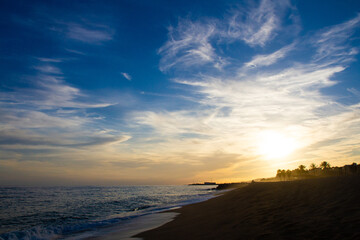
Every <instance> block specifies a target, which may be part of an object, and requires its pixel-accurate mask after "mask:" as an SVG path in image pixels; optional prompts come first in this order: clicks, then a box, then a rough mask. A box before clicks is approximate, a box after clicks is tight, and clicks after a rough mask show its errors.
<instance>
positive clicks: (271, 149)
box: [257, 131, 297, 160]
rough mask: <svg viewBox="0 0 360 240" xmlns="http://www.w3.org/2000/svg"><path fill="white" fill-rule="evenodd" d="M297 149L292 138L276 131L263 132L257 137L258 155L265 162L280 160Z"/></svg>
mask: <svg viewBox="0 0 360 240" xmlns="http://www.w3.org/2000/svg"><path fill="white" fill-rule="evenodd" d="M296 148H297V144H296V141H295V139H294V138H292V137H288V136H286V135H285V134H282V133H280V132H277V131H264V132H261V133H260V134H259V137H258V150H257V151H258V154H260V155H262V156H263V157H264V158H265V159H267V160H274V159H282V158H284V157H286V156H288V155H290V154H291V153H292V152H294V150H295V149H296Z"/></svg>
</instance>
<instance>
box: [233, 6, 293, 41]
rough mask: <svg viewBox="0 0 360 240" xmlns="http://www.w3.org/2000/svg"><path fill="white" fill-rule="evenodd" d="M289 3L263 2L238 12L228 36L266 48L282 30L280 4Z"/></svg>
mask: <svg viewBox="0 0 360 240" xmlns="http://www.w3.org/2000/svg"><path fill="white" fill-rule="evenodd" d="M284 3H287V1H278V2H277V3H276V2H274V1H271V0H262V1H260V3H259V6H257V7H253V8H250V9H247V10H243V11H238V12H237V13H236V14H235V15H234V16H233V17H232V18H231V20H230V22H229V29H228V32H227V34H228V35H229V36H230V37H232V38H238V39H241V40H243V41H244V42H246V43H247V44H249V45H250V46H256V45H259V46H264V45H265V44H266V43H267V42H268V41H269V40H271V39H272V38H273V37H274V34H273V33H274V32H275V31H276V30H278V29H279V28H280V22H281V20H280V18H279V11H277V10H278V9H277V8H278V7H279V5H280V4H284Z"/></svg>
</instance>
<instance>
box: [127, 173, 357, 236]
mask: <svg viewBox="0 0 360 240" xmlns="http://www.w3.org/2000/svg"><path fill="white" fill-rule="evenodd" d="M358 189H360V177H358V176H357V177H331V178H319V179H307V180H298V181H290V182H266V183H261V182H257V183H253V184H249V185H248V186H247V187H243V188H237V189H234V190H232V191H229V192H226V193H225V194H223V195H221V196H218V197H216V198H212V199H209V200H206V201H204V202H200V203H195V204H190V205H185V206H183V207H181V208H179V209H175V210H171V211H170V212H175V213H179V215H177V216H176V217H175V218H174V220H172V221H170V222H168V223H166V224H164V225H162V226H160V227H158V228H154V229H151V230H148V231H145V232H142V233H139V234H136V235H134V236H133V237H132V238H131V239H136V238H141V239H144V240H155V239H156V240H162V239H174V240H176V239H179V240H180V239H199V240H201V239H229V240H231V239H360V205H359V202H360V192H359V191H358Z"/></svg>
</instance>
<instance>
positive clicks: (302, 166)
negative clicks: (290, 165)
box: [298, 165, 306, 172]
mask: <svg viewBox="0 0 360 240" xmlns="http://www.w3.org/2000/svg"><path fill="white" fill-rule="evenodd" d="M298 168H299V170H300V172H305V168H306V166H305V165H300V166H299V167H298Z"/></svg>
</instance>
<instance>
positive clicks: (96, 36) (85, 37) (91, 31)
mask: <svg viewBox="0 0 360 240" xmlns="http://www.w3.org/2000/svg"><path fill="white" fill-rule="evenodd" d="M67 25H68V31H67V34H66V35H67V37H68V38H71V39H74V40H77V41H81V42H85V43H95V44H99V43H102V42H106V41H109V40H112V39H113V31H111V30H109V29H108V28H107V27H104V26H100V27H99V25H96V26H83V25H80V24H78V23H69V24H67Z"/></svg>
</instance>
